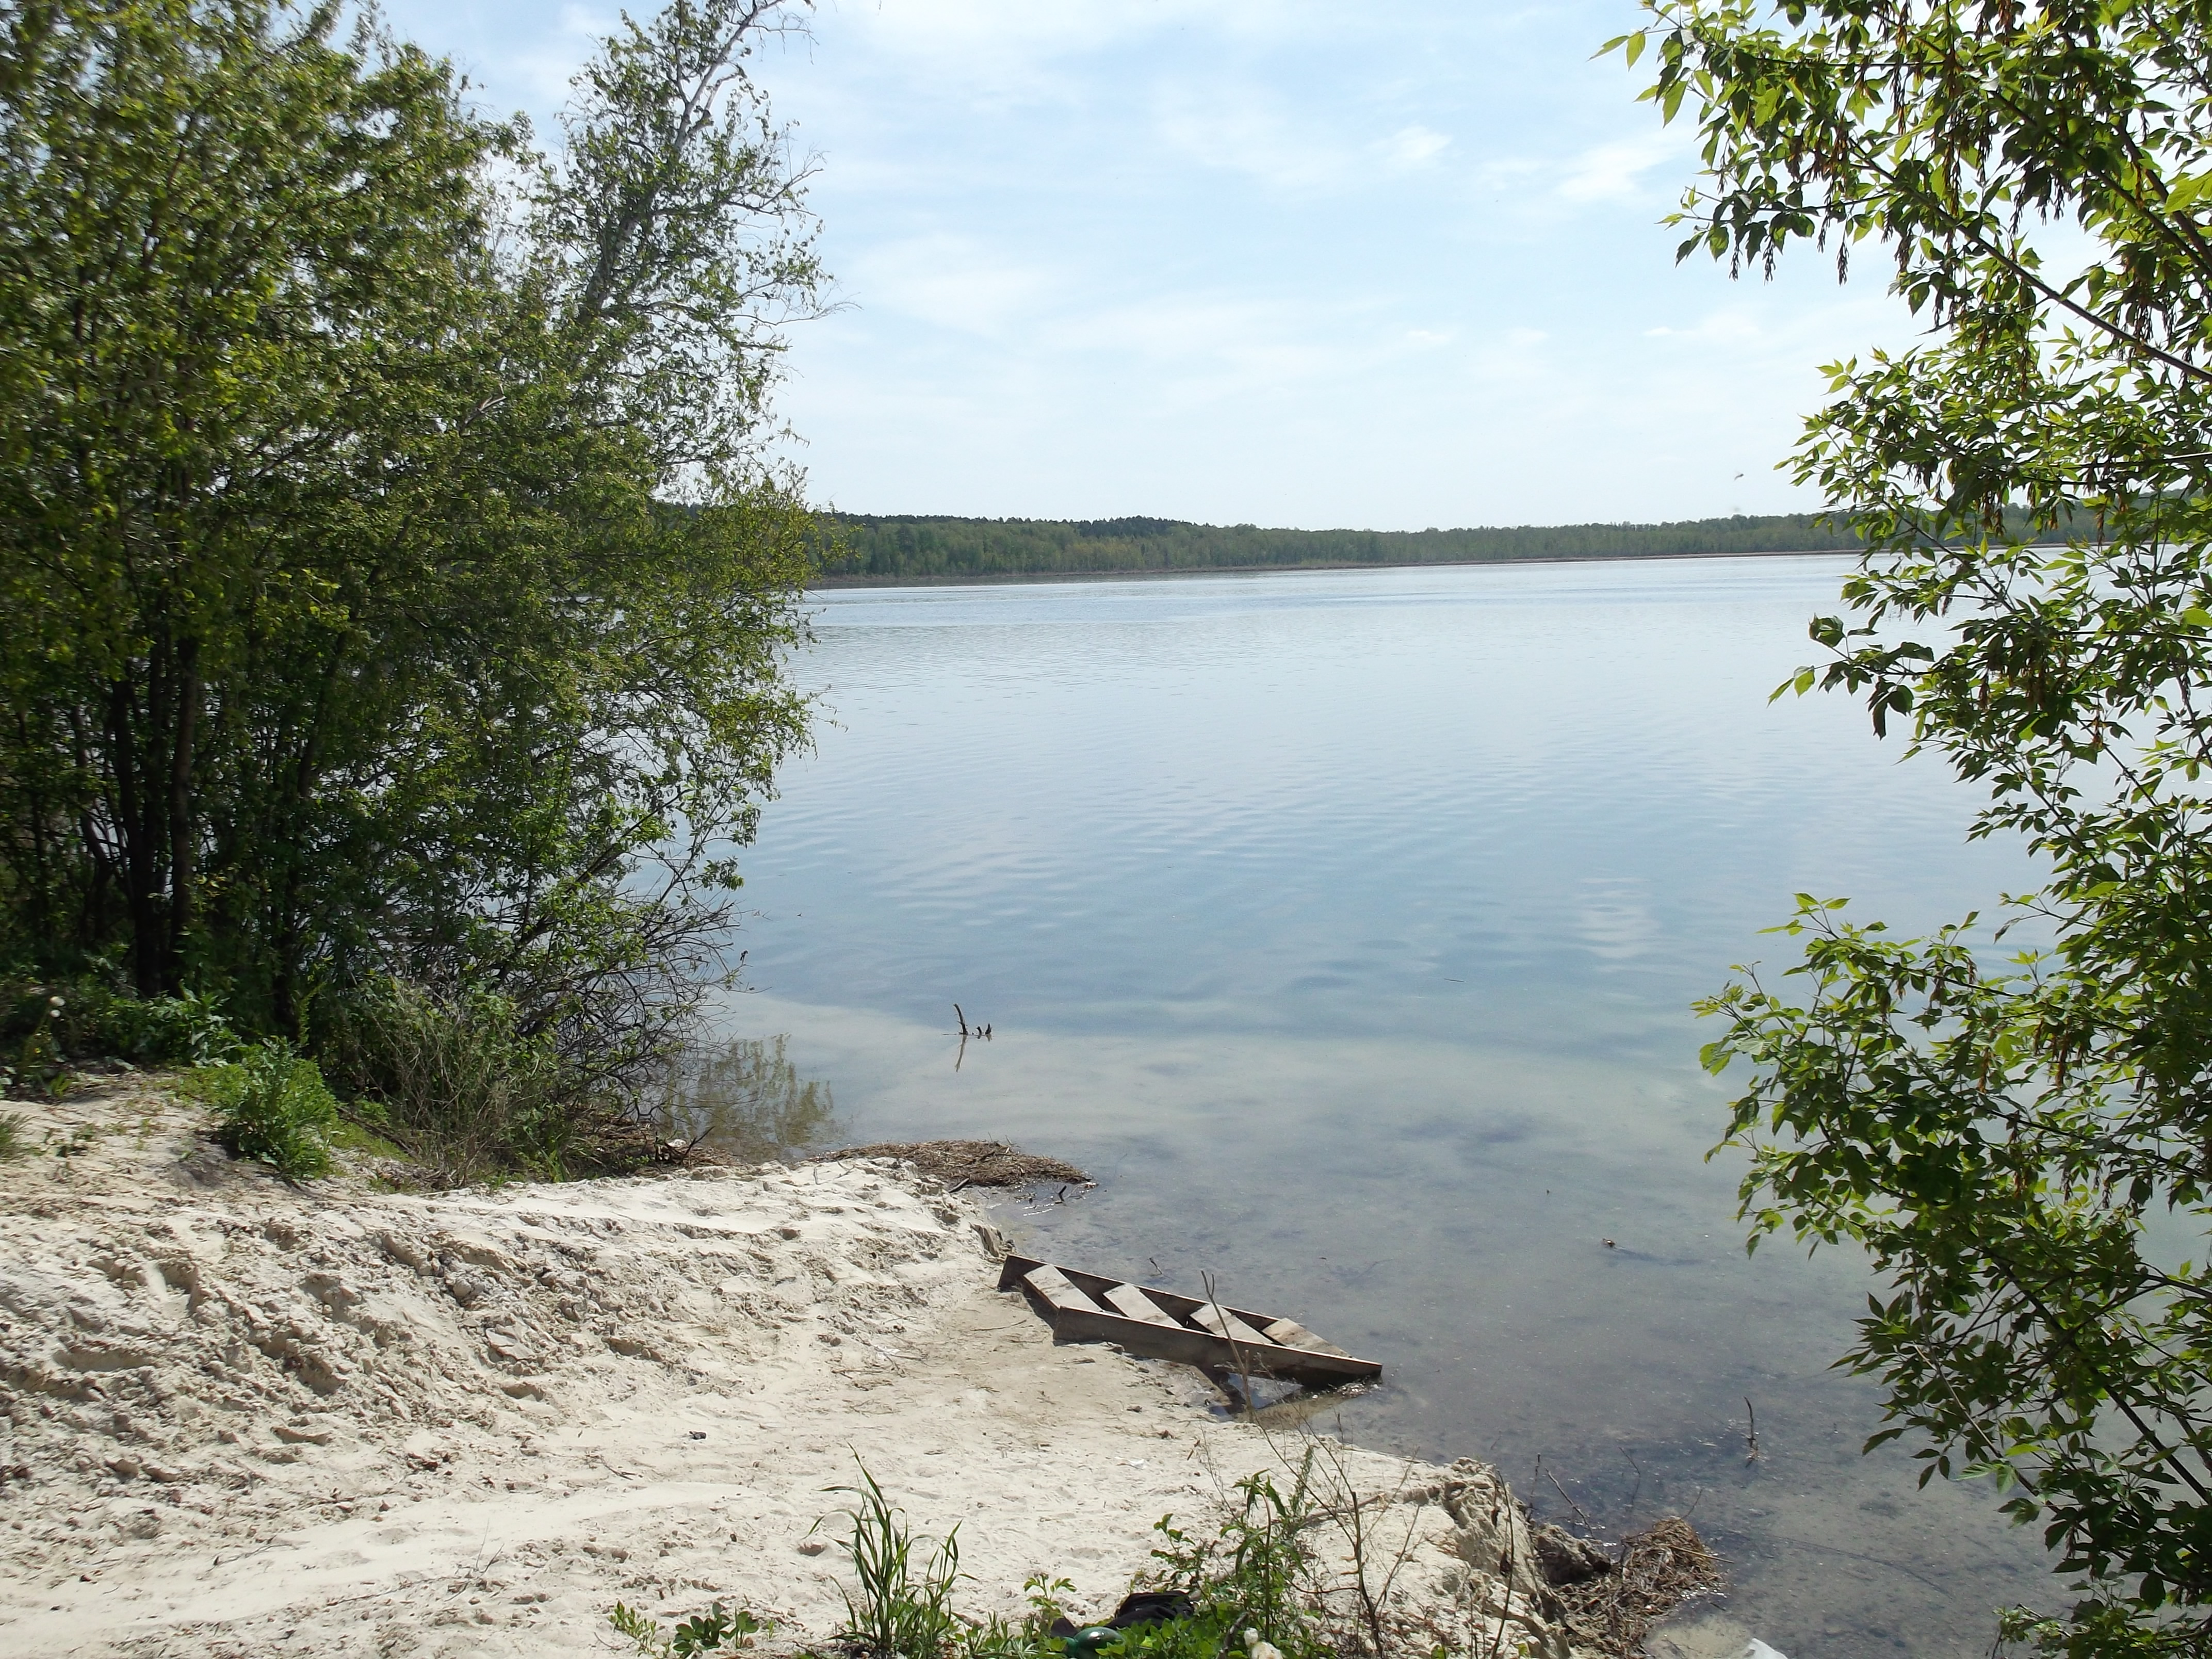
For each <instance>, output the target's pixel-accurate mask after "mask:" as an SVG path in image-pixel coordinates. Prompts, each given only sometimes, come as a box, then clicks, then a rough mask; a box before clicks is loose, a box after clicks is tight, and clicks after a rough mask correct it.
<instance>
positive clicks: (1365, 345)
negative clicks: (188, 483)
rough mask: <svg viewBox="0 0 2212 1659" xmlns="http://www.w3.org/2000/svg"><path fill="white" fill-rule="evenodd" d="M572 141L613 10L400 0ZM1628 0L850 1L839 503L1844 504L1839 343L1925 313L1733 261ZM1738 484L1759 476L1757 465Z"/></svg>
mask: <svg viewBox="0 0 2212 1659" xmlns="http://www.w3.org/2000/svg"><path fill="white" fill-rule="evenodd" d="M388 15H389V16H390V17H391V19H392V22H393V23H394V25H395V26H396V27H398V29H399V31H400V32H401V33H404V34H407V35H409V36H410V37H411V38H413V39H415V40H418V41H420V42H422V44H423V45H424V46H428V47H429V48H431V49H432V50H434V51H437V52H444V53H447V54H449V55H451V56H452V57H453V58H455V60H456V61H457V62H458V63H459V64H461V65H462V66H463V67H464V68H465V70H467V71H468V73H469V74H470V76H471V78H472V80H473V81H474V82H476V83H477V86H478V87H479V88H480V89H481V92H482V95H483V99H484V100H485V102H486V103H487V104H488V105H489V106H493V107H495V108H497V109H501V110H505V109H509V108H522V109H527V110H529V111H530V112H532V114H533V116H534V117H535V118H538V123H539V130H540V131H541V132H544V133H547V134H550V133H551V132H552V131H554V130H555V129H554V128H553V125H552V123H551V120H550V116H551V115H552V113H553V112H555V111H556V110H557V108H558V107H559V106H560V103H561V101H562V99H563V97H564V96H565V94H566V85H567V81H568V76H570V75H571V74H572V73H573V72H574V70H575V68H576V66H577V65H578V64H580V62H581V61H582V60H583V58H584V57H585V56H586V54H587V53H588V52H589V51H590V49H591V45H592V37H593V35H594V33H596V32H598V31H600V30H603V29H605V27H608V26H609V25H610V24H611V21H613V18H614V16H615V10H614V8H612V7H611V6H606V7H597V6H568V7H565V8H563V7H552V6H544V5H535V4H525V3H516V0H388ZM1636 16H1637V14H1636V13H1635V11H1634V9H1633V8H1632V6H1631V5H1630V4H1628V3H1626V0H1589V3H1561V4H1544V5H1526V6H1515V5H1510V4H1490V3H1471V4H1469V3H1462V4H1454V3H1447V0H1389V3H1380V4H1376V5H1373V6H1370V7H1366V8H1346V7H1342V6H1324V5H1320V4H1310V3H1307V0H842V3H838V0H833V3H828V4H825V5H824V6H823V8H822V9H820V10H819V11H818V12H817V15H816V26H815V30H814V38H813V40H812V43H811V46H801V47H799V48H798V49H796V50H792V51H783V50H778V49H773V48H772V49H771V50H770V52H769V56H768V58H767V59H766V60H765V62H764V63H763V64H762V66H761V68H762V78H763V82H765V84H766V85H767V86H768V87H769V91H770V94H771V95H772V97H773V98H774V100H775V105H776V107H777V109H778V111H779V112H780V113H781V115H782V116H784V117H785V118H787V119H790V120H793V121H795V122H797V123H798V124H799V132H798V138H799V143H801V144H802V145H804V146H805V147H806V148H808V149H811V150H813V151H815V152H817V153H818V155H819V156H820V158H821V161H822V172H821V174H820V177H819V179H818V180H817V183H816V185H815V187H814V190H813V193H812V200H813V203H814V205H815V206H816V208H817V210H819V212H820V213H821V215H822V216H823V222H824V236H823V250H824V254H825V258H826V262H827V263H828V264H829V268H830V269H831V270H832V271H833V272H835V273H836V277H837V279H838V282H837V295H838V297H839V298H840V299H841V300H842V301H844V302H845V308H844V309H843V310H842V311H840V312H839V313H837V314H836V315H835V316H833V317H830V318H828V319H823V320H822V321H818V322H815V323H811V324H809V325H805V326H804V327H803V328H801V329H799V331H797V333H796V335H795V337H794V341H793V349H792V352H791V356H790V371H791V378H790V380H789V383H788V384H787V386H786V388H785V390H784V392H783V394H782V397H781V410H782V412H783V413H784V415H785V416H786V417H787V418H788V419H789V421H790V422H791V423H792V425H793V427H794V428H796V430H797V431H798V432H799V434H800V435H801V436H802V437H803V439H804V440H805V443H804V445H803V447H801V448H800V449H799V452H798V454H799V460H800V462H801V464H802V465H805V468H806V469H807V471H808V473H809V476H810V477H811V484H812V489H813V491H814V493H815V495H817V498H819V499H820V500H822V501H824V502H826V503H829V504H831V505H835V506H836V507H842V508H845V509H848V510H850V511H855V512H868V513H901V512H903V513H963V514H975V515H981V516H992V517H996V516H1036V517H1047V518H1099V517H1112V516H1118V515H1121V514H1125V513H1147V514H1158V515H1161V516H1165V517H1171V518H1183V519H1195V520H1205V521H1209V522H1214V523H1239V522H1251V523H1256V524H1263V525H1288V526H1303V527H1307V528H1322V527H1328V526H1357V527H1363V528H1370V529H1419V528H1421V527H1423V526H1455V525H1468V524H1520V523H1534V524H1547V523H1568V522H1579V521H1583V520H1621V519H1634V520H1648V519H1674V518H1690V517H1704V516H1707V515H1712V514H1719V513H1731V512H1747V513H1759V512H1780V511H1792V510H1800V509H1803V508H1806V507H1812V506H1814V505H1817V502H1816V501H1814V500H1813V499H1812V498H1811V497H1809V496H1808V495H1807V494H1805V493H1804V492H1802V491H1799V490H1797V489H1795V488H1794V487H1793V486H1792V485H1791V484H1790V483H1789V482H1788V480H1787V478H1786V477H1785V476H1784V475H1783V474H1781V473H1778V472H1777V471H1774V464H1775V463H1776V462H1777V461H1778V460H1779V459H1782V458H1783V457H1784V455H1785V454H1786V453H1788V451H1789V448H1790V444H1791V442H1792V441H1793V439H1794V438H1795V435H1796V431H1797V428H1798V422H1799V421H1800V419H1801V417H1802V416H1803V415H1804V414H1805V413H1807V412H1808V411H1810V410H1812V409H1814V407H1816V406H1817V405H1818V404H1819V402H1820V398H1821V394H1822V388H1823V381H1822V379H1821V377H1820V374H1819V373H1818V368H1819V366H1820V364H1821V363H1823V362H1827V361H1829V360H1831V359H1832V358H1835V357H1838V356H1847V355H1850V354H1852V353H1857V352H1863V351H1864V350H1865V349H1868V348H1869V346H1871V345H1873V344H1875V343H1901V342H1902V340H1903V339H1904V338H1905V337H1907V331H1908V326H1909V325H1907V324H1906V322H1905V320H1904V318H1903V313H1902V310H1901V307H1899V306H1898V305H1897V304H1896V303H1895V302H1894V301H1891V300H1889V299H1888V298H1887V296H1886V295H1885V294H1884V293H1883V291H1882V285H1881V258H1880V256H1879V255H1878V254H1875V253H1874V252H1873V251H1872V250H1871V249H1869V250H1867V251H1866V254H1865V256H1864V257H1863V259H1862V261H1861V264H1860V269H1861V270H1862V271H1863V275H1862V276H1858V277H1856V278H1855V279H1854V280H1853V281H1852V282H1851V283H1850V284H1848V285H1847V286H1843V287H1838V284H1837V283H1836V281H1835V276H1834V272H1833V270H1832V269H1830V268H1824V267H1823V266H1822V265H1821V264H1820V263H1819V262H1818V261H1817V259H1813V258H1808V259H1806V260H1803V261H1801V262H1799V263H1797V264H1795V265H1794V266H1791V265H1785V266H1784V270H1783V271H1782V272H1781V273H1780V275H1779V276H1778V280H1777V281H1775V282H1773V283H1764V282H1760V281H1759V280H1757V279H1756V278H1753V279H1752V280H1747V281H1743V282H1739V283H1731V282H1730V281H1729V279H1728V276H1727V274H1726V271H1725V270H1724V269H1720V268H1716V267H1714V266H1713V265H1711V264H1709V263H1707V262H1706V261H1705V259H1703V258H1702V257H1700V258H1696V259H1694V260H1692V262H1691V263H1689V264H1684V265H1681V266H1677V265H1676V264H1674V242H1675V240H1676V237H1675V234H1674V233H1673V232H1670V231H1668V230H1667V229H1665V228H1662V226H1660V224H1659V223H1658V221H1659V219H1660V218H1661V216H1662V215H1663V214H1665V213H1666V212H1667V211H1668V209H1669V208H1670V207H1671V206H1672V204H1673V203H1674V199H1675V197H1677V196H1678V195H1679V193H1680V190H1681V188H1682V185H1684V183H1685V182H1686V180H1687V179H1688V178H1689V176H1690V171H1691V166H1692V144H1691V135H1690V132H1689V131H1688V129H1687V127H1686V125H1679V126H1678V127H1677V128H1676V129H1674V131H1667V130H1665V129H1662V128H1661V127H1660V126H1659V125H1658V122H1657V119H1656V116H1655V115H1654V114H1653V112H1651V109H1650V106H1648V105H1641V104H1638V103H1636V102H1635V101H1634V99H1633V94H1634V92H1635V90H1636V89H1637V88H1638V85H1639V84H1640V76H1639V74H1638V73H1632V72H1630V71H1628V70H1624V69H1623V68H1622V66H1621V64H1620V59H1619V58H1617V57H1615V58H1606V59H1601V60H1596V61H1593V60H1592V58H1591V53H1592V52H1593V51H1594V49H1595V47H1596V46H1597V45H1598V44H1599V43H1600V42H1601V41H1602V40H1605V39H1607V37H1609V36H1611V35H1613V34H1616V33H1620V32H1621V31H1622V30H1623V29H1625V28H1627V27H1632V25H1633V23H1634V21H1635V19H1636ZM1739 475H1741V476H1739Z"/></svg>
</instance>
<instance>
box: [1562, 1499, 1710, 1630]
mask: <svg viewBox="0 0 2212 1659" xmlns="http://www.w3.org/2000/svg"><path fill="white" fill-rule="evenodd" d="M1620 1549H1621V1559H1620V1565H1619V1566H1617V1567H1616V1568H1614V1569H1613V1571H1611V1572H1608V1573H1606V1574H1603V1575H1602V1576H1601V1577H1594V1578H1589V1579H1585V1580H1583V1582H1582V1583H1578V1584H1560V1585H1555V1586H1553V1590H1552V1594H1553V1595H1555V1596H1557V1597H1558V1598H1559V1603H1560V1605H1561V1607H1563V1608H1564V1609H1565V1615H1566V1625H1567V1629H1568V1631H1569V1632H1571V1634H1572V1636H1573V1638H1574V1641H1575V1644H1576V1645H1577V1647H1583V1648H1590V1649H1594V1650H1596V1651H1598V1652H1600V1653H1607V1654H1613V1655H1617V1656H1620V1659H1633V1656H1635V1655H1638V1654H1641V1653H1642V1652H1643V1651H1644V1637H1645V1636H1646V1635H1648V1634H1649V1633H1650V1629H1651V1627H1652V1626H1654V1625H1656V1624H1657V1623H1658V1622H1659V1621H1660V1620H1662V1619H1664V1618H1665V1617H1666V1616H1667V1615H1668V1613H1672V1612H1674V1610H1675V1609H1676V1608H1677V1607H1681V1606H1682V1605H1683V1604H1684V1603H1685V1602H1687V1601H1693V1600H1695V1599H1696V1598H1697V1597H1699V1596H1700V1595H1718V1594H1719V1593H1720V1592H1721V1591H1722V1590H1723V1589H1726V1588H1727V1585H1728V1577H1727V1575H1726V1574H1725V1573H1723V1571H1722V1570H1721V1559H1720V1557H1719V1556H1717V1555H1716V1554H1714V1553H1713V1551H1712V1549H1711V1546H1709V1545H1708V1544H1707V1543H1706V1542H1705V1540H1704V1539H1702V1538H1700V1537H1699V1536H1698V1531H1697V1528H1694V1527H1692V1525H1691V1524H1690V1523H1689V1522H1687V1521H1686V1520H1684V1519H1683V1518H1682V1517H1681V1516H1679V1515H1670V1516H1668V1517H1667V1518H1666V1519H1665V1520H1663V1521H1660V1522H1656V1524H1654V1525H1652V1526H1650V1527H1647V1528H1644V1531H1642V1532H1632V1533H1631V1534H1629V1535H1628V1536H1627V1537H1626V1538H1624V1539H1623V1540H1621V1544H1620Z"/></svg>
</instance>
